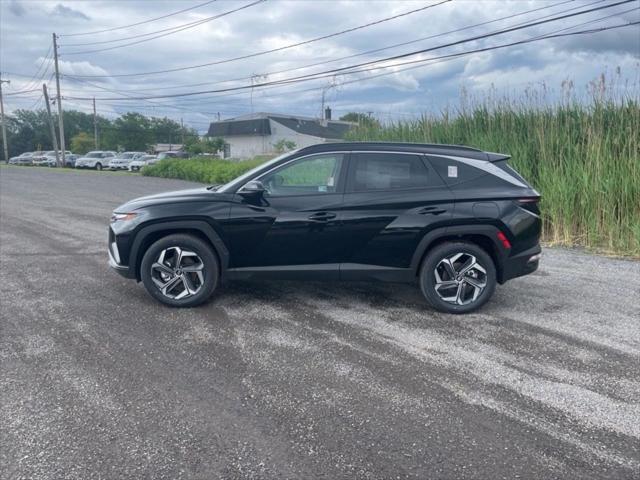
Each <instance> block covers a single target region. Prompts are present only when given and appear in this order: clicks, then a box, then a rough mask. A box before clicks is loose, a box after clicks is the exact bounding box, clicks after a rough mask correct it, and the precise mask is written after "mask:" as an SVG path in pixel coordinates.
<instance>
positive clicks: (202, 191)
mask: <svg viewBox="0 0 640 480" xmlns="http://www.w3.org/2000/svg"><path fill="white" fill-rule="evenodd" d="M218 197H220V194H218V193H216V192H214V191H212V190H208V189H207V188H206V187H200V188H190V189H188V190H177V191H173V192H164V193H157V194H155V195H147V196H146V197H139V198H134V199H133V200H130V201H128V202H127V203H124V204H122V205H120V206H119V207H118V208H116V209H115V211H116V212H127V211H132V210H137V209H139V208H144V207H149V206H152V205H161V204H167V203H182V202H211V201H214V200H217V199H218Z"/></svg>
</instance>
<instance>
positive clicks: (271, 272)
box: [108, 143, 541, 313]
mask: <svg viewBox="0 0 640 480" xmlns="http://www.w3.org/2000/svg"><path fill="white" fill-rule="evenodd" d="M508 159H509V156H508V155H503V154H498V153H490V152H484V151H481V150H478V149H475V148H470V147H462V146H453V145H429V144H406V143H323V144H319V145H313V146H309V147H306V148H302V149H299V150H296V151H294V152H290V153H287V154H285V155H282V156H280V157H277V158H275V159H273V160H271V161H269V162H266V163H264V164H262V165H260V166H258V167H257V168H255V169H253V170H250V171H249V172H247V173H245V174H244V175H241V176H240V177H238V178H236V179H234V180H232V181H231V182H229V183H227V184H225V185H221V186H211V187H202V188H195V189H190V190H181V191H177V192H169V193H161V194H158V195H151V196H147V197H142V198H138V199H135V200H131V201H130V202H128V203H125V204H124V205H121V206H120V207H118V208H117V209H116V210H115V211H114V212H113V215H112V217H111V226H110V229H109V248H108V250H109V263H110V265H111V266H112V267H113V268H114V269H115V270H116V271H117V272H119V273H120V274H122V275H123V276H125V277H128V278H132V279H136V280H137V281H141V282H142V283H143V284H144V286H145V288H146V289H147V291H148V292H149V293H150V294H151V295H152V296H153V297H154V298H156V299H157V300H159V301H160V302H162V303H165V304H167V305H170V306H175V307H190V306H195V305H198V304H201V303H203V302H205V301H206V300H207V299H208V298H209V297H210V296H211V295H212V293H213V292H214V291H215V290H216V288H217V287H218V286H219V285H220V283H221V282H223V281H227V280H233V279H249V278H254V279H263V278H264V279H267V278H278V279H322V280H329V281H332V280H334V281H335V280H377V281H391V282H414V283H417V284H418V285H419V287H420V289H421V291H422V293H423V295H424V297H425V298H426V300H427V302H428V303H429V304H430V305H431V306H432V307H433V308H435V309H436V310H439V311H443V312H449V313H466V312H471V311H473V310H476V309H477V308H479V307H481V306H482V305H483V304H485V303H486V302H487V301H488V300H489V298H491V296H492V294H493V292H494V290H495V288H496V285H497V284H503V283H504V282H506V281H507V280H510V279H512V278H515V277H518V276H521V275H526V274H528V273H531V272H533V271H535V270H536V269H537V267H538V263H539V260H540V255H541V250H540V245H539V239H540V231H541V219H540V211H539V209H538V201H539V199H540V195H539V194H538V192H536V190H534V189H533V188H532V187H531V186H530V185H529V184H528V183H527V182H526V181H525V180H524V179H523V178H522V177H521V176H520V175H519V174H518V173H517V172H516V171H515V170H514V169H513V168H511V167H510V166H509V165H508V163H507V161H508Z"/></svg>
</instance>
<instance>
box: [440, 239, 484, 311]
mask: <svg viewBox="0 0 640 480" xmlns="http://www.w3.org/2000/svg"><path fill="white" fill-rule="evenodd" d="M433 273H434V276H435V280H436V283H435V287H434V288H435V291H436V293H437V294H438V296H439V297H440V299H441V300H442V301H444V302H447V303H451V304H454V305H469V304H471V303H473V302H475V301H476V300H477V299H478V297H479V296H480V294H481V293H482V292H483V291H484V289H485V287H486V286H487V270H486V269H485V268H484V267H483V266H482V265H481V264H480V263H479V262H478V260H477V259H476V257H475V256H474V255H471V254H469V253H464V252H459V253H455V254H453V255H451V256H449V257H445V258H443V259H442V260H440V261H439V262H438V264H437V265H436V268H435V270H434V272H433Z"/></svg>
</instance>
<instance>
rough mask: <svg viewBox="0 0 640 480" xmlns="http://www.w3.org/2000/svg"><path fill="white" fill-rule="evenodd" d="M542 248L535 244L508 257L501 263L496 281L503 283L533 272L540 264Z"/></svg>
mask: <svg viewBox="0 0 640 480" xmlns="http://www.w3.org/2000/svg"><path fill="white" fill-rule="evenodd" d="M541 256H542V249H541V248H540V245H536V246H535V247H532V248H530V249H528V250H525V251H524V252H521V253H519V254H517V255H514V256H513V257H508V258H506V259H505V260H504V262H503V264H502V274H501V275H500V278H499V279H498V281H499V282H500V283H504V282H506V281H507V280H511V279H512V278H517V277H522V276H523V275H528V274H530V273H533V272H535V271H536V270H537V269H538V265H539V264H540V257H541Z"/></svg>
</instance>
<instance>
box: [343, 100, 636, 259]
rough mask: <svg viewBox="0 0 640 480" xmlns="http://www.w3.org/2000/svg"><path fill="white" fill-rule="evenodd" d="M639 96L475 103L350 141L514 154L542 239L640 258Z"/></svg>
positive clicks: (367, 130) (366, 129) (359, 132)
mask: <svg viewBox="0 0 640 480" xmlns="http://www.w3.org/2000/svg"><path fill="white" fill-rule="evenodd" d="M638 132H640V104H639V103H638V100H637V99H622V100H621V99H616V100H615V101H614V99H603V98H602V97H601V96H594V97H593V99H592V101H591V103H590V104H586V105H585V104H581V103H577V102H568V101H564V102H562V103H558V104H556V105H550V106H548V105H539V104H536V103H535V102H533V103H532V102H524V103H523V102H520V101H518V102H515V101H510V100H509V99H503V100H502V101H500V102H497V103H496V102H495V101H493V102H476V104H474V105H470V106H469V105H465V108H464V109H463V110H462V112H459V113H458V115H456V116H454V117H453V118H451V117H449V116H448V115H446V114H445V115H444V116H443V117H440V118H429V117H426V116H424V117H422V118H421V119H418V120H411V121H400V122H397V123H391V124H389V125H385V126H362V125H361V126H360V127H359V128H358V129H356V130H355V131H353V132H351V133H350V134H349V137H350V139H351V140H362V141H376V140H378V141H398V142H419V143H449V144H460V145H469V146H474V147H477V148H481V149H483V150H487V151H492V152H502V153H508V154H510V155H512V159H511V160H510V161H509V163H510V164H511V165H512V166H513V167H514V168H515V169H516V170H518V171H519V172H520V173H521V174H522V175H523V176H524V177H525V178H526V179H527V180H528V181H529V182H531V183H532V184H533V186H534V187H535V188H536V189H537V190H538V191H539V192H540V193H541V194H542V202H541V209H542V212H543V219H544V227H543V230H544V240H546V241H547V242H550V243H552V244H561V245H577V246H585V247H591V248H596V249H598V250H603V251H608V252H614V253H622V254H631V255H636V256H637V255H640V134H639V133H638Z"/></svg>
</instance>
